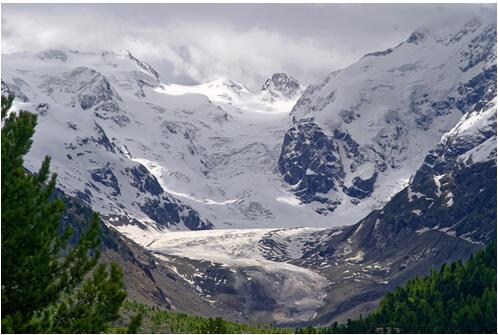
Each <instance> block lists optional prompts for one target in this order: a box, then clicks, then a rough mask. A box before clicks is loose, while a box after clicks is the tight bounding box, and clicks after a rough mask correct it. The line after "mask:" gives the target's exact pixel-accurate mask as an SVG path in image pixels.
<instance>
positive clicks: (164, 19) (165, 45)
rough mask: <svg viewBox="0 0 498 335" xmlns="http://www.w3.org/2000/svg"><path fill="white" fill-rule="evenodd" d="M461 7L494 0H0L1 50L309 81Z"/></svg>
mask: <svg viewBox="0 0 498 335" xmlns="http://www.w3.org/2000/svg"><path fill="white" fill-rule="evenodd" d="M470 15H494V16H496V5H494V4H491V5H490V4H488V5H469V4H458V5H450V4H447V5H435V4H403V5H401V4H348V5H344V4H314V5H300V4H147V5H145V4H86V5H83V4H66V5H63V4H3V5H2V50H3V52H7V53H10V52H15V51H24V50H27V51H32V50H39V49H43V48H47V47H54V46H57V45H66V46H68V47H71V48H75V49H84V50H92V49H93V50H99V49H129V50H130V51H131V52H132V53H134V54H136V55H137V56H138V57H141V58H143V59H144V60H146V61H148V62H150V63H151V64H153V65H154V66H156V67H157V68H158V70H159V71H160V72H161V74H162V75H163V77H164V78H166V80H169V81H180V82H195V81H205V80H210V79H214V78H216V77H220V76H224V77H230V78H232V79H234V80H237V81H240V82H243V83H245V84H247V85H249V86H251V87H259V86H260V84H261V83H262V82H263V81H264V79H265V78H266V77H268V76H269V75H270V74H271V73H273V72H277V71H283V72H289V73H291V74H292V75H294V76H296V77H297V78H299V79H300V80H301V81H303V82H305V83H309V82H311V81H314V80H316V79H317V78H320V77H322V76H323V75H324V74H326V73H328V72H331V71H333V70H336V69H338V68H341V67H344V66H347V65H348V64H350V63H352V62H354V61H356V60H357V59H358V58H360V57H361V56H362V55H364V54H365V53H367V52H371V51H376V50H383V49H386V48H389V47H392V46H393V45H396V44H398V43H399V42H401V41H403V40H404V39H406V38H407V36H408V35H409V34H410V33H411V32H412V31H413V30H415V29H416V28H418V27H419V26H424V25H429V26H430V25H431V24H434V23H436V22H437V23H440V24H445V23H446V22H447V23H448V24H449V23H451V22H456V21H461V20H463V19H465V18H466V17H468V16H470Z"/></svg>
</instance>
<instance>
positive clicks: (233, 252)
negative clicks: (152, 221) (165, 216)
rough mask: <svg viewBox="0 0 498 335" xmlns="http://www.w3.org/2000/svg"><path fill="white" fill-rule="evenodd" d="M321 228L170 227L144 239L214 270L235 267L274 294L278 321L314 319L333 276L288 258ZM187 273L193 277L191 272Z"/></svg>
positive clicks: (159, 250) (268, 295)
mask: <svg viewBox="0 0 498 335" xmlns="http://www.w3.org/2000/svg"><path fill="white" fill-rule="evenodd" d="M322 231H323V229H311V228H296V229H220V230H210V231H197V232H170V233H165V234H154V235H153V236H151V239H152V240H151V241H150V242H148V243H146V244H145V245H146V247H147V248H148V249H149V250H151V251H153V252H154V253H155V254H156V255H157V256H158V257H159V258H163V259H166V260H168V259H169V257H171V256H179V257H187V258H189V259H196V260H201V261H209V262H211V265H210V269H211V270H210V272H209V273H211V274H212V271H213V270H212V269H213V268H216V266H218V267H222V268H224V267H226V268H228V269H230V271H231V272H234V273H237V274H238V275H240V276H241V278H240V279H239V280H242V282H243V283H244V284H245V285H246V284H247V283H250V285H254V286H257V287H258V288H259V290H261V292H259V293H258V294H259V295H263V296H265V299H271V300H273V303H274V304H275V306H273V308H272V310H271V313H270V315H271V318H272V319H273V320H274V321H275V322H277V323H279V324H285V323H298V322H305V321H310V320H311V319H312V318H313V316H314V315H315V311H316V310H317V309H318V308H320V307H322V306H323V305H324V302H323V298H324V296H325V294H326V289H327V286H328V285H329V282H328V280H327V279H326V278H325V277H323V276H322V275H320V274H318V273H317V272H314V271H312V270H309V269H306V268H303V267H300V266H297V265H293V264H291V263H288V262H289V261H291V260H293V259H298V258H300V257H301V256H302V254H303V252H305V250H306V246H307V245H308V244H309V243H310V244H311V245H314V244H315V243H316V242H317V239H318V238H319V236H320V234H319V233H320V232H322ZM314 233H317V234H314ZM130 237H131V236H130ZM136 240H137V239H136ZM144 243H145V241H144ZM145 245H144V246H145ZM208 275H209V274H208V273H204V272H195V273H193V274H192V275H191V277H193V278H195V277H201V278H202V277H204V278H206V279H205V281H206V282H207V280H208V279H209V278H207V276H208ZM215 276H216V275H215ZM185 279H186V280H187V281H188V280H189V277H185ZM203 283H204V281H203V282H202V283H200V286H199V291H200V292H202V293H204V294H210V297H211V296H212V295H213V293H212V292H211V290H212V288H210V287H208V286H205V285H202V284H203ZM231 285H235V286H236V287H237V289H238V292H239V293H238V295H239V296H243V295H244V293H243V291H244V290H245V289H247V288H245V289H244V288H242V286H243V285H240V286H237V285H239V284H237V280H234V281H233V282H231V281H230V282H224V286H226V287H230V286H231ZM209 292H211V293H209ZM213 298H216V297H215V296H214V297H213ZM266 317H268V316H266Z"/></svg>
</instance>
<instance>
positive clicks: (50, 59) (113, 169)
mask: <svg viewBox="0 0 498 335" xmlns="http://www.w3.org/2000/svg"><path fill="white" fill-rule="evenodd" d="M158 85H159V76H158V74H157V73H156V72H155V71H154V70H153V69H152V68H151V67H150V66H149V65H147V64H145V63H142V62H140V61H139V60H138V59H136V58H135V57H133V56H132V55H131V54H130V53H128V52H123V53H115V52H106V51H102V52H100V53H83V52H78V51H73V50H70V49H67V48H59V49H49V50H44V51H41V52H38V53H18V54H13V55H5V56H3V68H2V94H9V93H10V94H14V95H16V97H17V99H16V100H15V108H23V109H26V110H30V111H33V112H36V113H37V114H38V116H39V118H38V125H37V128H36V133H35V137H34V144H33V146H32V149H31V151H30V152H29V154H28V155H27V157H26V161H25V162H26V167H27V168H28V169H31V170H32V169H36V167H37V166H39V164H40V162H41V160H42V159H43V157H44V156H45V155H49V156H51V157H52V168H53V169H54V170H55V172H57V174H58V187H59V188H60V189H61V190H63V191H64V192H66V193H67V194H69V195H73V196H75V197H77V198H79V199H81V200H83V201H84V202H85V203H87V204H88V205H89V206H91V207H92V208H93V209H94V210H97V211H99V212H101V214H102V215H103V217H104V218H105V219H106V220H107V221H108V222H112V223H113V224H114V225H127V224H130V223H131V224H133V225H136V226H138V227H140V228H141V229H146V228H147V227H151V228H154V229H159V230H163V229H194V230H195V229H209V228H212V227H213V226H212V224H211V223H210V222H209V220H207V219H205V218H202V217H201V216H199V214H198V213H197V211H195V210H193V209H192V208H191V207H189V206H188V205H186V204H184V203H182V202H180V201H178V200H177V199H175V198H174V197H172V196H171V195H170V194H168V193H166V192H165V191H164V189H163V188H162V187H161V185H160V184H159V182H158V180H157V179H156V178H155V177H154V176H153V175H152V174H151V173H150V172H149V171H148V170H147V169H146V168H145V167H144V166H143V165H142V164H140V162H139V161H135V160H134V157H133V156H132V155H136V154H137V151H136V150H137V147H138V148H141V149H140V150H142V147H141V144H140V143H137V142H135V140H134V139H133V138H138V137H139V136H137V134H140V133H142V134H143V133H144V131H145V130H146V129H148V128H149V129H150V124H152V123H153V122H154V121H153V118H156V117H157V114H158V110H161V107H158V106H157V105H155V104H154V103H152V102H148V103H145V102H142V101H143V99H145V98H146V94H145V91H147V90H150V89H152V88H154V87H158ZM180 104H181V105H182V106H184V105H185V104H183V103H182V102H180ZM187 106H188V105H187ZM144 107H145V108H144ZM207 112H208V113H209V110H207ZM212 113H214V114H216V113H218V114H219V115H220V117H223V114H222V113H220V112H219V111H217V110H215V109H214V108H212ZM151 118H152V119H151ZM158 130H159V129H158ZM140 152H141V151H140ZM141 156H142V155H141V154H139V157H141Z"/></svg>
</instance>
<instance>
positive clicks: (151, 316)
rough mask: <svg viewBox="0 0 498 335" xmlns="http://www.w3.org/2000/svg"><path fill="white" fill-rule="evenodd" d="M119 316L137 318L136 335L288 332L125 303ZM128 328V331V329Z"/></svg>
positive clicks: (120, 330) (281, 329)
mask: <svg viewBox="0 0 498 335" xmlns="http://www.w3.org/2000/svg"><path fill="white" fill-rule="evenodd" d="M123 314H130V315H141V316H142V325H141V327H140V332H144V333H156V334H157V333H162V334H164V333H187V334H282V333H286V334H289V333H292V332H293V330H292V329H289V328H276V327H272V326H270V325H263V324H255V325H249V324H244V323H237V322H231V321H226V320H223V319H222V318H219V317H218V318H204V317H200V316H194V315H187V314H184V313H176V312H171V311H167V310H162V309H159V308H158V307H151V306H147V305H143V304H138V303H136V302H132V301H127V302H125V305H124V307H123ZM128 329H129V328H128ZM111 331H113V332H116V333H124V332H126V330H125V329H123V328H122V327H121V328H120V327H116V328H114V329H111Z"/></svg>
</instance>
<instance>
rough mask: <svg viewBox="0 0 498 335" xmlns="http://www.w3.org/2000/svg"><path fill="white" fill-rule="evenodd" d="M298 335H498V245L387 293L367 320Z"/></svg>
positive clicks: (301, 330)
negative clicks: (365, 334) (338, 334)
mask: <svg viewBox="0 0 498 335" xmlns="http://www.w3.org/2000/svg"><path fill="white" fill-rule="evenodd" d="M298 332H302V333H388V332H390V333H495V334H496V243H493V244H492V245H490V246H488V247H487V248H485V249H484V250H481V251H479V252H478V253H476V254H475V255H473V256H471V257H470V259H469V260H468V261H466V262H465V263H463V264H462V262H461V261H457V262H454V263H452V264H451V265H446V264H445V265H443V267H442V268H441V269H440V270H439V271H436V270H432V271H431V272H430V274H429V275H428V276H426V277H424V278H415V279H414V280H411V281H409V282H408V283H407V284H406V286H405V287H404V288H399V287H398V288H396V290H395V291H394V292H390V293H386V295H385V296H384V298H383V299H382V301H381V302H380V305H379V307H378V308H377V309H376V310H375V311H374V312H373V313H372V314H370V315H369V316H368V317H367V318H365V319H362V318H360V320H355V321H351V320H348V322H347V324H345V325H338V324H337V323H335V324H334V325H333V326H332V327H331V328H312V327H308V328H304V329H299V330H298Z"/></svg>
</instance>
